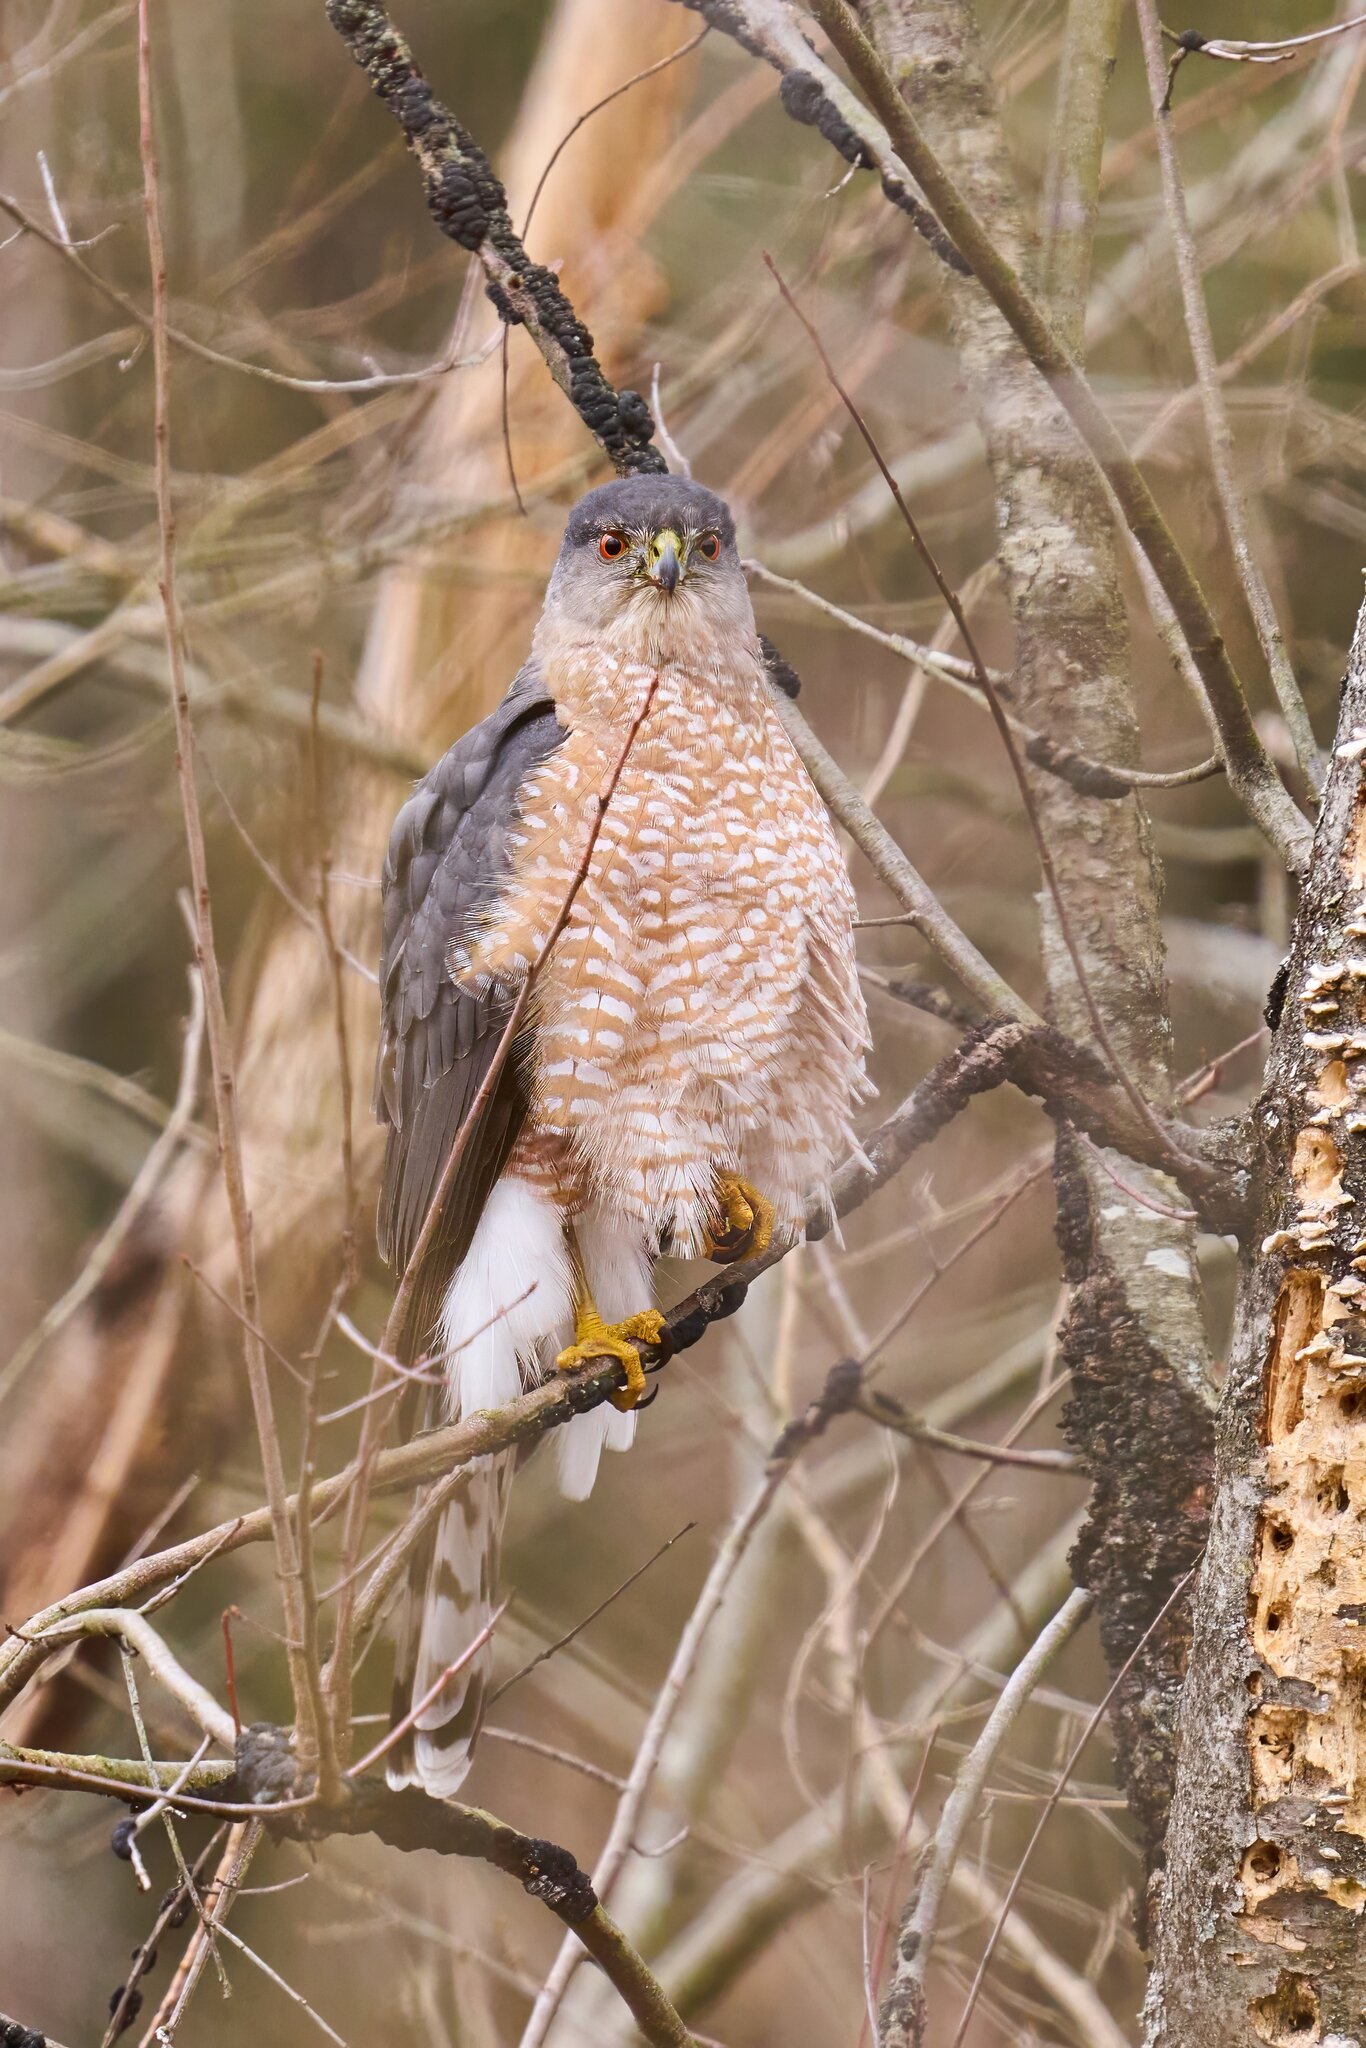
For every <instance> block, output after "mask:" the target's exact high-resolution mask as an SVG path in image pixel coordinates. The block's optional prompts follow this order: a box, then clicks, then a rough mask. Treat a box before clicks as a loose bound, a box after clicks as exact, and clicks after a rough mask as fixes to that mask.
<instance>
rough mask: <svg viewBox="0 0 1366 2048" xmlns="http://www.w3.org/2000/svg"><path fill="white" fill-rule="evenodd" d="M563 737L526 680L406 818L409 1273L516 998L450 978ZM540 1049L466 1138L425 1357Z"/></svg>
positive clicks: (388, 1075)
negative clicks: (533, 787) (524, 808)
mask: <svg viewBox="0 0 1366 2048" xmlns="http://www.w3.org/2000/svg"><path fill="white" fill-rule="evenodd" d="M564 737H565V734H564V728H563V727H562V726H561V725H560V723H559V721H558V719H557V717H556V713H555V706H554V703H553V701H552V699H551V698H550V697H549V696H547V695H546V693H545V691H544V690H543V689H542V687H541V686H540V684H539V682H538V680H537V678H536V677H535V675H534V673H533V672H532V671H530V670H528V669H523V671H522V672H521V674H520V675H519V676H518V677H517V680H516V681H515V682H514V684H513V686H512V688H511V690H509V692H508V694H507V696H506V697H505V698H504V699H503V701H502V703H501V704H500V705H499V706H498V709H497V710H496V711H494V712H492V713H491V714H490V716H489V717H488V718H486V719H484V720H483V721H482V723H481V724H479V725H477V726H475V727H474V728H473V730H472V731H470V732H468V733H466V734H465V736H464V738H463V739H460V740H457V741H456V743H455V745H454V746H453V747H452V748H451V749H450V751H449V752H448V753H447V754H445V755H444V756H443V757H442V759H441V760H440V761H438V762H437V764H436V766H435V767H434V768H433V769H432V770H431V771H430V773H429V774H427V775H426V776H424V777H423V779H422V781H421V782H420V783H419V784H418V785H417V788H416V789H415V790H414V791H413V794H412V795H411V796H410V797H409V798H408V801H407V802H406V803H405V804H404V806H403V808H402V810H401V811H400V812H399V814H398V817H397V818H396V819H395V821H394V827H393V831H392V833H391V834H390V838H389V850H388V853H387V855H386V858H385V862H384V876H383V882H382V884H381V890H382V894H381V908H382V941H381V951H380V1001H381V1025H380V1041H379V1055H378V1059H377V1061H376V1065H375V1115H376V1116H377V1117H378V1119H379V1121H380V1122H381V1123H382V1124H385V1125H387V1127H388V1133H389V1135H388V1142H387V1145H386V1148H385V1154H384V1175H383V1180H382V1183H381V1188H380V1198H379V1216H378V1235H379V1248H380V1252H381V1254H382V1256H383V1257H384V1258H385V1259H386V1260H387V1261H388V1262H389V1263H390V1264H391V1265H393V1266H394V1267H396V1268H397V1270H398V1271H399V1272H403V1271H404V1270H405V1269H406V1267H407V1265H408V1261H409V1259H410V1258H411V1257H412V1253H413V1248H414V1246H415V1245H416V1243H417V1240H418V1237H419V1235H420V1233H421V1230H422V1225H423V1221H424V1219H425V1217H426V1214H427V1211H428V1208H429V1207H430V1205H431V1202H432V1198H433V1196H434V1195H435V1193H436V1191H437V1187H438V1185H439V1183H440V1179H441V1174H442V1171H443V1169H444V1167H445V1164H446V1160H447V1158H448V1157H449V1155H450V1150H451V1147H452V1145H453V1144H454V1143H455V1140H456V1137H457V1134H458V1133H459V1131H460V1128H461V1126H462V1124H463V1123H464V1121H465V1119H466V1117H467V1115H468V1114H469V1112H470V1109H471V1106H472V1104H473V1103H474V1101H475V1098H476V1097H477V1095H478V1093H479V1090H480V1088H481V1086H482V1084H483V1082H484V1079H485V1077H486V1075H487V1074H488V1071H489V1067H490V1065H491V1063H492V1060H493V1056H494V1053H495V1051H496V1049H497V1046H498V1042H499V1040H500V1038H501V1037H502V1034H503V1029H504V1026H505V1025H506V1023H507V1019H508V1015H509V1013H510V1011H511V1008H512V1003H513V1000H514V994H515V991H510V990H508V989H507V988H506V987H493V988H489V989H485V990H482V991H476V990H472V989H469V988H465V987H463V986H459V985H457V983H456V982H455V981H454V980H453V979H452V977H451V969H450V963H451V959H452V955H453V953H454V952H455V951H456V950H458V949H459V948H460V947H462V946H464V945H465V944H466V943H467V941H468V939H469V937H470V935H471V932H472V930H473V927H474V925H475V923H476V921H477V919H478V917H479V915H480V913H481V912H482V911H484V910H485V909H486V908H487V907H488V905H489V904H490V903H491V902H492V901H493V900H494V898H495V897H496V896H497V894H498V892H499V890H500V889H501V887H502V885H503V883H504V881H505V880H506V877H507V874H508V870H509V867H510V864H511V847H510V844H509V833H510V832H511V830H512V827H513V825H514V823H515V821H516V819H517V816H518V809H519V798H520V794H521V791H522V789H523V788H524V787H525V785H526V783H527V782H528V780H529V779H530V777H531V776H532V775H533V774H534V772H535V770H536V769H537V768H538V767H539V766H540V764H541V763H542V762H543V761H544V760H546V759H547V757H548V756H549V755H550V754H552V753H553V752H554V750H555V748H556V747H557V746H559V745H560V744H561V742H562V741H563V739H564ZM526 1049H527V1048H526V1044H525V1043H522V1044H520V1045H519V1046H517V1047H515V1048H514V1052H513V1057H512V1058H511V1059H509V1061H508V1062H507V1065H506V1066H505V1067H504V1069H503V1071H502V1073H501V1075H500V1076H499V1079H498V1081H497V1084H496V1085H495V1087H494V1089H493V1091H492V1094H491V1095H490V1097H489V1099H488V1101H487V1102H486V1103H485V1104H484V1105H483V1107H482V1109H481V1111H480V1113H479V1118H478V1121H477V1123H476V1125H475V1127H474V1128H473V1129H472V1130H471V1132H470V1134H469V1138H468V1140H467V1141H466V1146H465V1151H464V1155H463V1157H462V1160H461V1164H460V1170H459V1172H458V1174H457V1176H456V1180H455V1184H454V1186H453V1187H452V1188H451V1189H450V1190H449V1193H448V1195H447V1198H446V1201H445V1203H444V1205H443V1209H442V1214H441V1219H440V1223H439V1226H438V1229H437V1232H436V1234H435V1237H434V1238H433V1241H432V1243H431V1245H430V1247H429V1249H428V1252H427V1255H426V1256H425V1257H424V1260H423V1264H422V1268H421V1270H420V1272H419V1273H418V1275H417V1280H416V1284H415V1287H414V1291H413V1301H412V1306H411V1309H410V1313H409V1318H408V1334H409V1337H410V1340H411V1347H412V1348H416V1347H419V1346H420V1345H421V1344H422V1343H423V1341H424V1340H425V1339H426V1337H427V1335H428V1334H429V1332H430V1331H431V1329H432V1327H433V1324H434V1323H435V1320H436V1315H437V1313H438V1311H439V1308H440V1305H441V1298H442V1295H443V1294H444V1292H445V1289H446V1285H447V1283H448V1282H449V1279H450V1276H451V1274H452V1273H453V1272H454V1270H455V1268H456V1267H457V1266H458V1265H459V1263H460V1261H461V1259H462V1258H463V1257H464V1255H465V1253H466V1251H467V1250H468V1249H469V1243H470V1239H471V1238H472V1237H473V1235H474V1229H475V1225H476V1224H477V1222H478V1220H479V1216H480V1212H481V1211H482V1209H483V1207H484V1204H485V1202H486V1201H487V1200H488V1197H489V1193H490V1191H491V1189H492V1187H493V1184H494V1182H495V1181H496V1180H497V1178H498V1175H499V1174H500V1173H501V1172H502V1170H503V1167H504V1166H505V1165H506V1163H507V1159H508V1155H509V1153H510V1152H511V1150H512V1148H513V1146H514V1145H515V1144H516V1142H517V1136H518V1133H519V1132H520V1130H521V1128H522V1125H523V1123H524V1122H525V1119H526V1111H527V1083H526V1074H525V1064H526V1062H525V1053H526Z"/></svg>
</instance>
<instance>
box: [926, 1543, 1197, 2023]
mask: <svg viewBox="0 0 1366 2048" xmlns="http://www.w3.org/2000/svg"><path fill="white" fill-rule="evenodd" d="M1199 1569H1200V1566H1199V1563H1198V1562H1197V1563H1195V1564H1193V1565H1192V1566H1191V1568H1190V1570H1189V1571H1188V1572H1184V1573H1183V1574H1182V1576H1181V1577H1180V1578H1179V1579H1178V1580H1177V1582H1176V1584H1175V1585H1174V1586H1173V1587H1172V1590H1171V1592H1170V1593H1169V1594H1168V1595H1167V1598H1166V1599H1165V1600H1164V1601H1163V1603H1162V1605H1161V1607H1160V1608H1159V1609H1158V1611H1157V1613H1156V1614H1155V1615H1154V1616H1153V1618H1152V1620H1151V1621H1150V1622H1149V1623H1148V1626H1147V1627H1146V1628H1145V1629H1144V1631H1143V1633H1142V1635H1141V1636H1140V1637H1139V1639H1138V1641H1137V1642H1136V1643H1135V1644H1134V1647H1133V1649H1132V1650H1130V1652H1129V1654H1128V1656H1127V1657H1126V1658H1125V1660H1124V1662H1123V1663H1122V1664H1121V1665H1120V1667H1119V1669H1118V1671H1116V1673H1115V1675H1114V1677H1113V1678H1112V1679H1111V1680H1110V1683H1109V1685H1108V1686H1107V1687H1106V1689H1105V1692H1104V1695H1103V1697H1102V1698H1101V1700H1100V1703H1099V1704H1098V1706H1097V1707H1096V1709H1095V1711H1094V1713H1093V1714H1092V1715H1091V1716H1090V1719H1089V1720H1088V1721H1087V1723H1086V1726H1085V1727H1084V1728H1083V1729H1082V1731H1081V1734H1080V1735H1079V1736H1078V1737H1077V1740H1076V1742H1075V1743H1074V1744H1073V1746H1072V1748H1071V1750H1070V1751H1069V1753H1068V1757H1067V1761H1066V1763H1065V1764H1064V1765H1063V1767H1062V1770H1061V1771H1060V1773H1059V1774H1058V1779H1057V1782H1056V1784H1055V1785H1054V1787H1053V1790H1052V1791H1051V1792H1050V1794H1049V1796H1048V1798H1047V1800H1046V1801H1045V1802H1044V1806H1043V1810H1042V1812H1041V1813H1040V1815H1039V1818H1038V1820H1037V1821H1036V1822H1035V1823H1034V1832H1033V1834H1032V1835H1031V1836H1030V1838H1029V1840H1028V1842H1027V1843H1026V1844H1025V1851H1024V1854H1023V1856H1021V1858H1020V1860H1019V1863H1018V1864H1017V1865H1016V1868H1015V1875H1014V1876H1013V1877H1012V1878H1011V1880H1010V1883H1009V1885H1008V1886H1007V1888H1006V1894H1005V1898H1004V1899H1003V1901H1002V1904H1001V1911H1000V1914H999V1916H998V1918H997V1920H996V1924H995V1926H994V1927H993V1928H992V1930H991V1936H990V1939H989V1940H988V1942H987V1945H986V1948H985V1949H984V1950H983V1952H982V1960H981V1962H980V1963H979V1964H978V1965H977V1974H976V1976H975V1977H974V1978H973V1980H972V1988H971V1989H970V1991H969V1992H968V1996H967V2000H966V2003H965V2004H964V2006H963V2010H962V2013H961V2014H960V2015H959V2020H958V2026H957V2029H956V2031H955V2033H954V2036H953V2041H952V2044H951V2048H961V2044H962V2040H963V2036H964V2034H965V2033H966V2032H967V2029H968V2022H969V2020H971V2018H972V2014H973V2008H974V2007H975V2006H976V2004H977V2000H978V1998H979V1997H980V1995H981V1990H982V1985H983V1983H984V1982H985V1981H986V1974H987V1971H988V1970H989V1969H990V1967H991V1959H992V1956H993V1955H994V1954H995V1952H996V1944H997V1942H998V1941H999V1939H1000V1934H1001V1927H1002V1924H1003V1922H1004V1920H1005V1917H1006V1915H1007V1914H1008V1913H1009V1911H1010V1909H1011V1907H1012V1906H1013V1905H1014V1903H1015V1899H1016V1895H1017V1894H1018V1892H1019V1889H1020V1886H1021V1885H1022V1884H1023V1882H1024V1874H1025V1870H1026V1868H1027V1867H1028V1864H1029V1859H1030V1857H1031V1856H1032V1855H1033V1853H1034V1848H1035V1845H1036V1844H1037V1842H1038V1839H1039V1837H1040V1835H1041V1834H1042V1833H1043V1831H1044V1829H1045V1828H1046V1827H1047V1825H1048V1821H1049V1817H1050V1816H1051V1814H1052V1812H1053V1809H1054V1807H1055V1806H1056V1805H1057V1803H1058V1801H1059V1799H1060V1798H1061V1797H1062V1795H1063V1792H1064V1791H1065V1790H1066V1788H1067V1782H1068V1780H1069V1779H1070V1777H1071V1775H1072V1773H1073V1771H1074V1770H1075V1769H1076V1766H1077V1764H1078V1763H1079V1762H1080V1760H1081V1756H1082V1752H1083V1751H1084V1749H1085V1748H1086V1745H1087V1743H1088V1742H1089V1741H1090V1740H1091V1737H1092V1736H1093V1735H1094V1733H1095V1731H1096V1729H1097V1728H1098V1727H1099V1726H1100V1724H1101V1722H1102V1720H1103V1719H1104V1718H1105V1713H1106V1710H1107V1708H1108V1707H1109V1705H1110V1702H1111V1700H1112V1699H1113V1698H1114V1696H1115V1694H1116V1693H1117V1692H1118V1690H1119V1688H1120V1686H1121V1684H1122V1683H1123V1681H1124V1680H1125V1678H1127V1677H1128V1675H1129V1672H1130V1671H1131V1670H1132V1669H1133V1667H1134V1664H1135V1663H1136V1662H1137V1660H1138V1657H1139V1654H1140V1652H1141V1651H1142V1650H1144V1649H1145V1648H1146V1647H1147V1645H1148V1644H1149V1643H1150V1642H1151V1641H1152V1639H1153V1637H1154V1636H1155V1635H1156V1634H1157V1631H1158V1629H1159V1628H1160V1627H1161V1626H1162V1624H1163V1622H1164V1621H1165V1620H1166V1619H1167V1616H1168V1615H1169V1614H1170V1613H1171V1611H1172V1609H1173V1608H1174V1607H1175V1605H1176V1603H1177V1601H1178V1600H1179V1599H1180V1598H1181V1596H1182V1595H1183V1593H1184V1592H1185V1591H1186V1588H1187V1587H1188V1586H1189V1585H1190V1582H1191V1580H1192V1579H1193V1578H1194V1577H1195V1574H1196V1572H1197V1571H1198V1570H1199Z"/></svg>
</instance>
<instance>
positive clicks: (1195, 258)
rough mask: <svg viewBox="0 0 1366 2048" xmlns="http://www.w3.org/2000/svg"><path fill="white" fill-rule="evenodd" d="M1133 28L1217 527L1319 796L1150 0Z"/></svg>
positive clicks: (1321, 765)
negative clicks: (1234, 423)
mask: <svg viewBox="0 0 1366 2048" xmlns="http://www.w3.org/2000/svg"><path fill="white" fill-rule="evenodd" d="M1138 25H1139V33H1140V35H1141V37H1142V39H1143V55H1144V59H1145V61H1146V64H1147V69H1148V90H1149V92H1150V94H1151V96H1152V103H1153V121H1154V124H1155V129H1156V134H1157V158H1158V163H1159V165H1160V166H1161V171H1162V196H1163V200H1164V201H1165V204H1166V208H1167V222H1168V226H1169V227H1170V230H1171V238H1172V251H1173V254H1174V255H1175V257H1176V274H1177V277H1178V279H1179V280H1180V285H1181V304H1182V307H1183V309H1184V312H1185V316H1186V334H1187V337H1188V338H1189V341H1190V350H1191V360H1192V361H1193V363H1194V365H1195V381H1196V386H1197V388H1198V390H1199V393H1200V405H1201V409H1202V411H1203V413H1204V418H1205V440H1206V442H1207V444H1208V447H1209V458H1210V472H1211V475H1212V476H1213V478H1214V488H1215V491H1216V493H1217V494H1218V498H1219V505H1220V509H1221V510H1222V512H1223V515H1224V525H1225V527H1226V528H1227V530H1228V538H1229V545H1230V547H1231V549H1232V551H1233V560H1234V563H1235V565H1236V567H1237V570H1238V580H1239V582H1240V583H1241V585H1242V589H1243V596H1244V598H1245V599H1246V601H1247V608H1248V610H1249V612H1250V613H1251V614H1252V622H1253V624H1254V626H1255V627H1256V629H1257V638H1258V640H1259V642H1260V643H1261V649H1262V654H1263V656H1264V658H1265V661H1266V665H1267V669H1268V671H1269V673H1270V676H1271V684H1272V688H1273V689H1274V690H1275V692H1276V700H1277V702H1278V703H1279V705H1280V707H1281V712H1282V715H1283V716H1284V719H1285V722H1286V726H1287V728H1288V729H1289V732H1290V737H1291V740H1292V742H1293V743H1294V748H1295V757H1296V759H1297V760H1298V762H1299V764H1300V767H1301V768H1302V769H1303V771H1304V774H1305V777H1306V779H1307V780H1308V783H1309V786H1310V788H1311V789H1312V790H1313V791H1314V793H1315V795H1318V794H1320V793H1321V792H1322V789H1323V785H1324V782H1325V781H1326V779H1327V772H1328V771H1327V765H1326V762H1325V759H1324V755H1323V752H1322V749H1321V748H1320V746H1319V744H1318V741H1317V740H1316V739H1315V737H1314V728H1313V726H1312V725H1311V724H1310V722H1309V713H1308V711H1307V710H1306V708H1305V702H1304V698H1303V696H1302V695H1301V694H1300V686H1299V683H1298V682H1297V681H1296V679H1295V671H1294V669H1293V668H1292V667H1291V664H1290V657H1289V655H1288V654H1287V652H1286V646H1285V635H1284V634H1283V633H1282V631H1281V625H1280V621H1279V619H1278V618H1277V617H1276V606H1275V603H1274V601H1273V599H1272V596H1271V591H1270V588H1269V587H1268V584H1267V581H1266V578H1265V576H1264V575H1263V574H1262V569H1261V564H1260V563H1259V562H1258V560H1257V557H1256V554H1255V553H1254V551H1253V546H1252V536H1251V534H1250V532H1249V531H1248V519H1247V508H1246V506H1245V505H1244V503H1243V494H1242V490H1241V488H1240V486H1239V483H1238V478H1237V475H1236V473H1235V470H1234V453H1233V429H1232V428H1231V427H1230V425H1229V419H1228V411H1227V408H1226V407H1225V405H1224V394H1223V388H1222V386H1221V384H1220V381H1219V358H1218V354H1217V352H1216V350H1215V346H1214V334H1213V330H1212V329H1211V327H1210V318H1209V307H1208V306H1207V305H1206V303H1205V288H1204V283H1203V280H1202V278H1201V275H1200V258H1199V255H1198V253H1197V251H1196V247H1195V237H1194V235H1193V234H1192V233H1191V224H1190V215H1189V213H1188V212H1187V210H1186V189H1185V185H1184V182H1183V180H1182V177H1181V165H1180V161H1179V159H1178V157H1177V153H1176V138H1175V137H1174V136H1173V134H1172V127H1171V115H1170V113H1169V111H1168V110H1167V107H1166V104H1165V92H1166V65H1165V64H1164V62H1163V57H1162V32H1161V27H1160V24H1159V22H1158V18H1157V7H1156V4H1155V0H1138Z"/></svg>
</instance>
